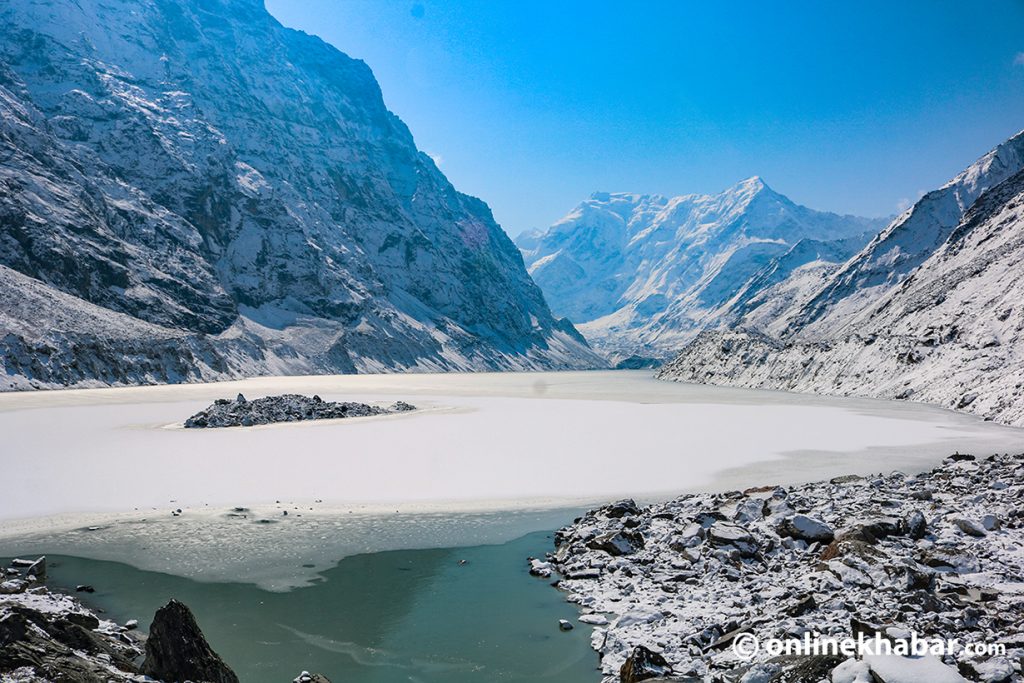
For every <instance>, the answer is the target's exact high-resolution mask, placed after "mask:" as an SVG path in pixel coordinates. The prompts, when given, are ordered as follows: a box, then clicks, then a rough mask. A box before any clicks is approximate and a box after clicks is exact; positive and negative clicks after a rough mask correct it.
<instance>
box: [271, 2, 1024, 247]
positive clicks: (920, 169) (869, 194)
mask: <svg viewBox="0 0 1024 683" xmlns="http://www.w3.org/2000/svg"><path fill="white" fill-rule="evenodd" d="M266 3H267V8H268V9H269V10H270V12H271V13H272V14H274V15H275V16H276V17H277V18H278V19H279V20H280V21H281V22H282V23H283V24H285V25H286V26H290V27H293V28H298V29H302V30H305V31H307V32H309V33H315V34H317V35H319V36H320V37H322V38H323V39H324V40H326V41H328V42H330V43H332V44H333V45H335V46H336V47H338V48H339V49H341V50H342V51H344V52H346V53H347V54H349V55H351V56H353V57H358V58H360V59H363V60H365V61H366V62H367V63H368V64H369V65H370V67H371V68H372V69H373V71H374V73H375V74H376V76H377V80H378V81H379V82H380V84H381V87H382V89H383V91H384V99H385V101H386V102H387V104H388V106H389V108H391V109H392V110H393V111H394V112H395V113H397V114H398V115H399V116H400V117H401V118H402V119H403V120H404V121H405V122H406V123H407V124H408V125H409V127H410V128H411V130H412V132H413V135H414V136H415V138H416V142H417V144H418V145H419V147H420V149H423V150H424V151H426V152H428V153H429V154H431V155H432V156H434V157H435V159H436V160H438V162H439V165H440V167H441V170H442V171H444V172H445V174H446V175H447V176H448V177H449V179H450V180H451V181H452V182H453V183H454V184H455V186H456V187H457V188H458V189H460V190H462V191H463V192H468V193H470V194H473V195H476V196H478V197H481V198H482V199H484V200H485V201H487V202H488V203H489V204H490V205H491V207H492V209H493V210H494V214H495V217H496V218H497V219H498V221H499V222H500V223H501V224H502V225H503V227H504V228H505V229H506V230H507V231H508V232H509V233H510V234H512V235H515V234H518V233H519V232H521V231H522V230H525V229H529V228H534V227H544V226H547V225H550V224H551V223H552V222H554V221H555V220H557V219H558V218H560V217H561V216H562V215H564V214H565V213H566V212H568V211H569V210H570V209H571V208H572V207H573V206H574V205H575V204H577V203H578V202H579V201H580V200H581V199H583V198H585V197H587V196H589V195H590V194H591V193H592V192H594V191H597V190H602V191H630V192H658V193H662V194H667V195H676V194H685V193H690V192H717V191H719V190H722V189H724V188H726V187H728V186H729V185H732V184H733V183H735V182H737V181H739V180H741V179H743V178H746V177H749V176H752V175H760V176H762V177H763V178H764V180H765V181H766V182H767V183H768V184H769V185H771V186H772V187H773V188H774V189H776V190H778V191H779V192H782V193H783V194H786V195H788V196H789V197H790V198H792V199H793V200H795V201H797V202H800V203H803V204H806V205H808V206H810V207H812V208H816V209H824V210H831V211H837V212H841V213H856V214H862V215H867V216H880V215H888V214H891V213H894V212H895V211H897V209H898V208H902V207H903V206H904V205H906V204H907V203H909V202H912V201H913V200H915V199H916V197H917V196H918V194H919V193H920V192H922V191H927V190H931V189H934V188H936V187H938V186H939V185H941V184H942V183H944V182H945V181H946V180H948V179H949V178H950V177H952V176H953V175H955V174H956V173H957V172H959V171H960V170H961V169H962V168H963V167H964V166H966V165H967V164H968V163H970V162H971V161H973V160H974V159H975V158H977V157H978V156H980V155H981V154H983V153H984V152H986V151H987V150H988V149H990V148H991V147H993V146H994V145H996V144H997V143H999V142H1001V141H1002V140H1003V139H1005V138H1007V137H1009V136H1010V135H1011V134H1013V133H1015V132H1017V131H1018V130H1020V129H1022V128H1024V1H1022V0H1015V1H998V0H997V1H994V2H986V3H977V4H976V3H969V2H962V3H954V2H936V1H932V0H929V1H927V2H899V3H892V2H881V3H874V2H857V3H831V2H826V3H800V2H784V3H783V2H779V3H763V2H762V3H749V4H747V3H717V2H715V3H712V2H706V3H695V2H668V1H663V2H649V3H640V2H631V3H627V2H622V3H611V2H600V1H599V0H590V1H587V2H573V1H559V2H540V1H534V0H518V1H516V2H513V1H511V0H508V1H499V0H495V1H493V2H486V1H484V0H473V1H468V0H467V1H465V2H457V1H455V0H448V1H446V2H436V1H433V0H266Z"/></svg>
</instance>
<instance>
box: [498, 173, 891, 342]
mask: <svg viewBox="0 0 1024 683" xmlns="http://www.w3.org/2000/svg"><path fill="white" fill-rule="evenodd" d="M880 227H881V222H880V221H875V220H871V219H865V218H858V217H854V216H839V215H836V214H832V213H824V212H819V211H813V210H811V209H808V208H806V207H803V206H799V205H797V204H795V203H793V202H792V201H790V200H789V199H787V198H786V197H784V196H783V195H781V194H779V193H777V192H775V191H774V190H772V189H771V188H769V187H768V186H767V185H766V184H765V183H764V182H763V181H762V180H761V179H760V178H757V177H754V178H750V179H748V180H745V181H743V182H741V183H739V184H737V185H735V186H734V187H731V188H729V189H727V190H726V191H724V192H722V193H720V194H717V195H695V194H694V195H684V196H680V197H674V198H666V197H662V196H659V195H636V194H621V193H597V194H594V195H593V196H592V197H591V198H590V199H588V200H586V201H584V202H583V203H582V204H580V205H579V206H577V207H576V208H575V209H574V210H573V211H572V212H571V213H569V214H568V215H567V216H566V217H565V218H563V219H562V220H560V221H559V222H558V223H556V224H555V225H553V226H551V228H549V229H548V230H547V231H546V232H543V233H528V234H526V235H524V236H522V237H520V238H519V240H518V244H519V247H520V249H521V250H522V251H523V254H524V257H525V259H526V262H527V265H528V267H529V271H530V274H531V275H533V277H534V280H536V282H537V284H538V285H540V287H541V289H543V290H544V293H545V295H546V296H547V299H548V302H549V303H550V305H551V308H552V310H553V311H554V312H555V313H556V314H557V315H564V316H566V317H568V318H569V319H571V320H572V321H573V322H574V323H576V324H577V326H578V327H579V329H580V331H581V332H583V334H584V336H586V337H587V338H588V339H589V340H590V341H591V342H592V343H593V344H595V345H596V346H598V347H599V348H601V349H603V350H605V351H610V352H612V353H618V354H623V355H625V354H641V355H654V356H657V355H666V354H670V353H671V352H673V351H675V350H677V349H678V348H679V347H680V346H681V345H682V343H684V342H685V341H686V340H688V339H690V338H692V337H693V335H695V334H696V333H697V332H699V331H700V330H701V329H704V328H707V327H714V326H717V325H721V324H723V323H724V322H725V321H727V320H730V319H732V317H734V316H735V315H737V311H740V310H743V306H744V304H745V301H746V298H745V297H748V296H754V295H755V294H756V293H758V292H760V291H762V290H763V289H764V288H766V287H768V286H770V285H771V284H774V283H775V282H778V281H781V280H783V279H785V277H787V276H788V275H789V274H790V273H791V272H793V271H794V270H796V269H799V268H801V267H804V266H806V265H807V264H809V263H815V264H817V265H818V266H819V267H824V266H826V265H836V264H838V263H840V262H842V260H845V258H846V257H848V256H849V255H851V254H852V253H854V252H855V251H856V250H857V249H859V248H860V247H861V246H863V245H864V244H865V243H866V242H867V241H868V239H870V237H871V235H873V234H874V233H875V232H877V230H878V229H879V228H880ZM827 259H833V260H831V261H829V260H827Z"/></svg>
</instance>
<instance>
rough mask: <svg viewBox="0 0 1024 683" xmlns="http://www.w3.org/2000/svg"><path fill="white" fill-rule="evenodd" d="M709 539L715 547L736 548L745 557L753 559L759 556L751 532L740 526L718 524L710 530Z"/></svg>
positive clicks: (724, 523)
mask: <svg viewBox="0 0 1024 683" xmlns="http://www.w3.org/2000/svg"><path fill="white" fill-rule="evenodd" d="M708 539H709V540H710V542H711V545H713V546H715V547H718V548H721V547H731V548H735V549H736V550H738V551H739V553H740V555H741V556H743V557H753V556H754V555H756V554H757V550H758V546H757V541H756V540H755V539H754V537H753V535H751V533H750V532H749V531H747V530H746V529H744V528H743V527H741V526H739V525H738V524H729V523H728V522H716V523H715V524H712V525H711V528H709V529H708Z"/></svg>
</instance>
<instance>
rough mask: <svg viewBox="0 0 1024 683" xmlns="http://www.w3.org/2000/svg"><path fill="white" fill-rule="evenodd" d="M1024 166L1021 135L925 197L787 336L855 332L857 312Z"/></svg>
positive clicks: (798, 315) (844, 271) (832, 282)
mask: <svg viewBox="0 0 1024 683" xmlns="http://www.w3.org/2000/svg"><path fill="white" fill-rule="evenodd" d="M1022 166H1024V134H1018V135H1015V136H1013V137H1011V138H1010V139H1009V140H1007V141H1006V142H1004V143H1003V144H1001V145H999V146H998V147H996V148H995V149H993V150H992V151H990V152H989V153H988V154H986V155H984V156H983V157H981V158H980V159H978V161H976V162H975V163H973V164H971V165H970V166H969V167H968V168H967V169H965V170H964V171H963V172H962V173H960V174H959V175H958V176H956V177H955V178H953V179H952V180H950V181H949V182H948V183H946V184H945V185H943V186H942V187H941V188H939V189H938V190H935V191H933V192H929V193H927V194H926V195H924V197H922V198H921V199H920V200H919V201H918V202H917V203H916V204H914V206H912V207H911V208H910V209H909V210H908V211H906V212H904V213H903V214H902V215H900V216H899V217H897V218H896V220H894V221H893V222H892V223H891V224H890V225H889V226H888V227H886V228H885V230H883V231H882V232H881V233H879V234H878V235H877V236H876V237H875V238H874V239H873V240H871V243H870V244H868V245H867V246H866V247H865V248H864V250H863V251H861V252H860V253H859V254H857V256H856V257H855V258H853V259H851V260H850V261H849V262H848V263H846V264H844V265H843V267H842V268H840V269H839V270H838V271H836V272H835V273H834V274H833V275H832V276H831V277H829V279H828V281H827V283H826V284H825V285H824V286H823V287H822V288H821V289H820V291H818V292H816V293H815V295H814V297H813V298H812V299H811V300H810V301H808V302H807V303H806V304H805V305H804V306H802V307H801V308H800V310H799V311H797V312H795V314H794V320H793V325H792V326H791V327H790V329H789V330H788V334H790V335H799V336H801V337H803V338H809V337H811V336H819V337H828V336H835V335H836V334H837V333H839V332H841V331H842V330H844V329H847V330H849V331H856V329H857V326H858V325H860V324H861V323H862V322H863V318H862V317H861V315H859V314H858V313H859V312H863V311H866V310H868V309H869V308H870V305H871V303H872V302H874V301H876V300H877V299H878V298H879V297H881V296H882V295H883V294H884V293H885V292H887V291H890V290H891V289H892V288H893V287H894V286H895V285H898V284H899V283H900V282H902V281H903V280H904V279H906V278H907V277H908V276H909V274H910V273H911V272H913V270H914V269H915V268H917V267H918V266H920V265H921V264H922V263H924V262H925V261H926V260H927V259H928V258H930V257H931V256H932V255H933V254H934V253H935V252H936V251H937V250H938V249H940V248H941V247H942V246H943V245H944V244H945V243H946V241H947V240H948V238H949V236H950V234H951V233H952V232H953V230H954V229H955V228H956V227H957V226H958V225H959V224H960V222H961V220H962V219H963V217H964V215H965V213H966V212H967V210H968V209H970V207H971V206H972V205H973V204H974V202H975V201H976V200H977V199H978V197H980V196H981V195H982V194H983V193H984V192H985V191H986V190H988V189H989V188H992V187H995V186H996V185H998V184H999V183H1001V182H1003V181H1004V180H1006V179H1007V178H1009V177H1011V176H1012V175H1014V174H1015V173H1016V172H1017V171H1018V170H1019V169H1020V168H1021V167H1022Z"/></svg>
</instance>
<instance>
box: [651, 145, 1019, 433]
mask: <svg viewBox="0 0 1024 683" xmlns="http://www.w3.org/2000/svg"><path fill="white" fill-rule="evenodd" d="M1022 301H1024V132H1022V133H1019V134H1017V135H1015V136H1013V137H1012V138H1010V139H1009V140H1008V141H1007V142H1005V143H1003V144H1002V145H1000V146H999V147H997V148H996V149H994V150H993V151H992V152H990V153H988V154H986V155H985V156H983V157H982V158H981V159H979V160H978V161H977V162H976V163H974V164H972V165H971V166H970V167H968V168H967V169H966V170H965V171H964V172H963V173H961V174H960V175H958V176H957V177H956V178H954V179H953V180H952V181H951V182H950V183H948V184H947V185H945V186H944V187H943V188H941V189H939V190H936V191H935V192H931V193H928V194H927V195H925V196H924V197H923V198H922V199H921V200H920V201H919V202H918V203H917V204H915V205H914V207H913V208H911V209H910V210H909V211H907V212H906V213H904V214H903V215H901V216H900V217H899V218H897V219H896V220H895V221H894V222H893V223H892V224H891V225H890V226H888V227H887V228H886V229H885V230H883V231H882V232H881V233H880V234H879V235H878V236H877V237H876V238H875V239H874V240H872V241H871V243H870V244H868V245H867V246H866V247H865V248H864V249H863V250H862V251H861V252H860V253H858V254H857V255H856V256H854V257H853V258H852V259H850V260H849V261H848V262H847V263H845V264H844V265H843V266H842V268H840V269H838V270H837V271H836V272H835V273H833V274H832V275H831V276H830V277H829V278H828V279H826V281H825V283H824V284H823V285H822V286H821V287H820V288H819V289H818V291H817V292H815V293H814V294H812V295H811V296H809V297H807V296H805V297H804V300H803V302H802V303H798V304H797V305H795V306H794V307H792V308H791V309H790V310H783V311H781V312H779V314H778V317H777V319H783V320H785V321H786V325H785V326H784V327H782V328H781V329H772V328H771V326H770V325H756V324H747V325H746V326H745V327H742V328H740V329H735V330H732V331H724V332H723V331H717V332H713V331H708V332H705V333H703V334H701V335H700V336H699V337H697V338H696V339H695V340H694V341H693V342H692V343H690V344H689V345H687V346H686V347H685V348H684V349H683V350H682V352H681V353H680V354H679V355H678V356H677V357H676V358H675V359H674V360H673V361H671V362H670V363H669V364H667V365H666V366H664V367H663V368H662V370H661V371H660V373H659V377H661V378H663V379H673V380H679V381H692V382H707V383H713V384H725V385H731V386H745V387H761V388H778V389H786V390H790V391H804V392H813V393H825V394H841V395H859V396H873V397H879V398H895V399H909V400H915V401H923V402H928V403H936V404H938V405H943V406H946V407H948V408H953V409H957V410H964V411H968V412H972V413H975V414H978V415H981V416H983V417H985V418H986V419H992V420H997V421H1000V422H1004V423H1007V424H1013V425H1017V426H1024V343H1022V341H1021V340H1022V333H1024V305H1022V303H1021V302H1022ZM745 321H746V322H747V323H750V322H751V321H750V318H749V317H748V318H746V319H745Z"/></svg>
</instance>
